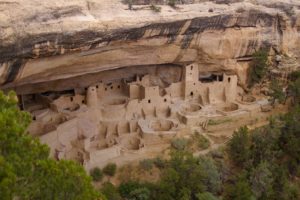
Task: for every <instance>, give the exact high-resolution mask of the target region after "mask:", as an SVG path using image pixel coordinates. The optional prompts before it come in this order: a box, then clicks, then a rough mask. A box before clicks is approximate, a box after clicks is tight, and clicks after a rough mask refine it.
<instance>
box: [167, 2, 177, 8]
mask: <svg viewBox="0 0 300 200" xmlns="http://www.w3.org/2000/svg"><path fill="white" fill-rule="evenodd" d="M168 5H169V6H171V7H175V6H176V0H169V1H168Z"/></svg>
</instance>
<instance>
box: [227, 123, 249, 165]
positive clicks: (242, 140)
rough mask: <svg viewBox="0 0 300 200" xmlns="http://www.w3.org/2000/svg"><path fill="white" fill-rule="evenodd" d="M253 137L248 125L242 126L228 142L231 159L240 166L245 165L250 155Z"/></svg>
mask: <svg viewBox="0 0 300 200" xmlns="http://www.w3.org/2000/svg"><path fill="white" fill-rule="evenodd" d="M250 145H251V138H250V136H249V131H248V128H247V127H241V128H240V129H239V130H238V131H235V132H234V133H233V137H232V138H231V140H230V141H229V142H228V151H229V156H230V158H231V160H232V161H233V162H234V163H235V164H236V165H238V166H243V165H245V164H246V163H245V162H246V161H247V160H248V158H249V155H250Z"/></svg>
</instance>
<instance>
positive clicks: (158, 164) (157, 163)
mask: <svg viewBox="0 0 300 200" xmlns="http://www.w3.org/2000/svg"><path fill="white" fill-rule="evenodd" d="M153 164H154V165H155V166H156V167H157V168H159V169H162V168H164V167H165V166H166V161H164V160H163V159H162V158H160V157H156V158H154V159H153Z"/></svg>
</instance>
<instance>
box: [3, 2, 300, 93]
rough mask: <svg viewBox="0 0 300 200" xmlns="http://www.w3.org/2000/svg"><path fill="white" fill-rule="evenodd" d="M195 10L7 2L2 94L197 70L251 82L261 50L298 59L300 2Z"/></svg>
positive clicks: (209, 5) (197, 6)
mask: <svg viewBox="0 0 300 200" xmlns="http://www.w3.org/2000/svg"><path fill="white" fill-rule="evenodd" d="M193 2H195V3H194V4H193ZM188 3H189V4H183V5H178V6H177V8H171V7H170V6H167V5H161V12H160V13H155V12H154V11H152V10H151V9H150V7H149V6H147V5H134V6H133V8H134V10H129V9H128V6H127V5H126V4H124V3H122V1H121V0H101V1H97V0H86V1H81V0H74V1H70V2H65V1H61V0H53V1H47V2H44V1H37V0H7V1H5V2H3V1H2V2H0V10H1V11H0V26H1V28H0V85H1V86H0V87H1V89H15V90H16V91H17V93H18V94H31V93H37V92H46V91H62V90H67V89H73V88H84V87H87V86H89V85H90V84H91V83H93V82H97V81H98V80H99V79H101V80H103V78H104V79H108V80H109V79H111V80H113V79H116V78H117V77H122V76H128V77H129V76H130V75H132V74H136V73H137V72H138V71H141V73H142V71H143V70H147V69H148V68H151V67H152V66H154V67H160V66H164V65H168V66H169V67H170V66H178V65H185V64H190V63H194V62H196V63H198V64H199V70H200V72H213V71H233V72H235V73H236V74H237V75H238V77H239V81H240V82H245V81H246V71H247V68H248V61H249V60H250V59H251V55H252V53H253V52H254V51H256V50H257V49H260V48H266V49H268V50H271V51H270V53H272V52H273V53H285V54H288V55H294V56H297V55H298V51H297V49H299V47H300V17H299V16H300V2H299V1H296V0H294V1H287V0H273V1H272V2H269V3H265V1H255V0H249V1H243V2H240V1H239V2H237V3H231V4H228V1H223V2H222V1H212V2H210V1H203V2H202V1H190V2H188ZM229 3H230V1H229ZM131 72H132V73H131ZM100 77H101V78H100Z"/></svg>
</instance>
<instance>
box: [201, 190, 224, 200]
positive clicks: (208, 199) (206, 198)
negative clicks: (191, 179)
mask: <svg viewBox="0 0 300 200" xmlns="http://www.w3.org/2000/svg"><path fill="white" fill-rule="evenodd" d="M196 197H197V200H219V199H218V198H217V197H215V196H214V195H213V194H212V193H209V192H203V193H199V194H197V195H196Z"/></svg>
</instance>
